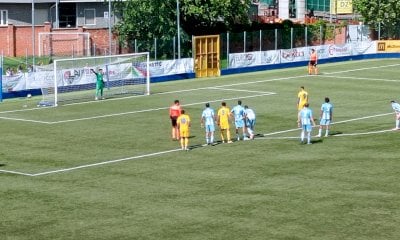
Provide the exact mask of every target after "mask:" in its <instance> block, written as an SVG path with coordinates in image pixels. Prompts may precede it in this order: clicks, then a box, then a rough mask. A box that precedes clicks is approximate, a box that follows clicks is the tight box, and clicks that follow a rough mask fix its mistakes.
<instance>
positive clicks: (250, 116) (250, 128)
mask: <svg viewBox="0 0 400 240" xmlns="http://www.w3.org/2000/svg"><path fill="white" fill-rule="evenodd" d="M244 109H245V113H246V130H247V133H248V134H249V139H254V126H255V125H256V114H255V113H254V111H253V109H251V108H249V106H247V105H246V106H244ZM245 139H247V138H245Z"/></svg>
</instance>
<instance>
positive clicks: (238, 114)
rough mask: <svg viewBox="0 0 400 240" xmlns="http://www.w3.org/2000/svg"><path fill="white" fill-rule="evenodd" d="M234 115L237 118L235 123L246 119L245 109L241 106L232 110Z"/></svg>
mask: <svg viewBox="0 0 400 240" xmlns="http://www.w3.org/2000/svg"><path fill="white" fill-rule="evenodd" d="M231 112H232V113H233V115H234V116H235V121H240V120H243V117H244V107H242V106H241V105H236V106H235V107H233V108H232V111H231Z"/></svg>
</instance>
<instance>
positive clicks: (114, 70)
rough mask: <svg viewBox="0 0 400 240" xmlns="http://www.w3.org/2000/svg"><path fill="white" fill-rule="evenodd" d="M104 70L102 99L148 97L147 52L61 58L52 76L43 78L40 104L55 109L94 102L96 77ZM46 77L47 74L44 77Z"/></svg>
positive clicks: (55, 65)
mask: <svg viewBox="0 0 400 240" xmlns="http://www.w3.org/2000/svg"><path fill="white" fill-rule="evenodd" d="M92 69H93V70H94V71H95V72H99V69H102V70H103V74H104V75H103V80H104V89H103V97H104V98H116V97H122V96H131V95H148V94H150V73H149V53H148V52H145V53H134V54H125V55H111V56H101V57H86V58H74V59H60V60H55V61H54V66H53V71H52V72H53V76H52V77H51V80H52V81H49V80H50V79H48V78H47V77H46V78H43V79H42V95H43V99H42V101H41V103H40V105H43V106H57V105H59V104H66V103H76V102H85V101H93V100H95V93H96V75H95V74H94V73H93V72H92V71H91V70H92ZM46 76H47V75H46Z"/></svg>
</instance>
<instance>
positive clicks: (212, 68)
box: [193, 35, 221, 77]
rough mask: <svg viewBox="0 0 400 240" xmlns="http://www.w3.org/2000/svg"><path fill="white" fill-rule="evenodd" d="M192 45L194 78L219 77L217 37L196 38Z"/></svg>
mask: <svg viewBox="0 0 400 240" xmlns="http://www.w3.org/2000/svg"><path fill="white" fill-rule="evenodd" d="M193 43H194V48H193V49H194V52H195V54H194V56H195V59H194V63H195V64H194V68H195V69H194V72H195V73H196V77H215V76H220V75H221V70H220V64H219V62H220V58H219V56H220V50H219V46H220V45H219V35H208V36H196V37H194V41H193Z"/></svg>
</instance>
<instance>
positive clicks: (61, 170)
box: [29, 148, 182, 177]
mask: <svg viewBox="0 0 400 240" xmlns="http://www.w3.org/2000/svg"><path fill="white" fill-rule="evenodd" d="M177 151H182V149H180V148H177V149H172V150H167V151H161V152H155V153H149V154H143V155H139V156H133V157H127V158H120V159H115V160H110V161H104V162H99V163H93V164H86V165H81V166H77V167H71V168H62V169H58V170H53V171H47V172H41V173H35V174H30V175H29V176H32V177H36V176H43V175H49V174H53V173H61V172H69V171H73V170H77V169H83V168H89V167H95V166H101V165H106V164H112V163H117V162H124V161H130V160H135V159H140V158H145V157H153V156H158V155H163V154H167V153H172V152H177Z"/></svg>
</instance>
